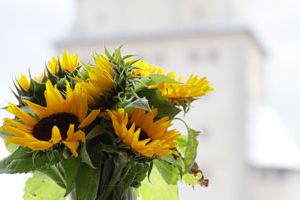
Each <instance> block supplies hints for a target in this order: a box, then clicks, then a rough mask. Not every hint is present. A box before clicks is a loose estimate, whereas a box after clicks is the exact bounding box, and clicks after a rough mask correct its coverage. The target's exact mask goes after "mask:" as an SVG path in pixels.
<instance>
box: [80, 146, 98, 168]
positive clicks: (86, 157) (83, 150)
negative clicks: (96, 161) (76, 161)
mask: <svg viewBox="0 0 300 200" xmlns="http://www.w3.org/2000/svg"><path fill="white" fill-rule="evenodd" d="M80 155H81V160H82V162H83V163H85V164H87V165H89V166H90V167H91V168H93V169H96V167H95V166H94V165H93V162H92V160H91V158H90V155H89V153H88V152H87V149H86V143H83V144H82V146H81V153H80Z"/></svg>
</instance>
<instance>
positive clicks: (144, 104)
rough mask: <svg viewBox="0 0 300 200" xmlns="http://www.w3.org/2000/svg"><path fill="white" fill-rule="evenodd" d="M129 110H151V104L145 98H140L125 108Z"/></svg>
mask: <svg viewBox="0 0 300 200" xmlns="http://www.w3.org/2000/svg"><path fill="white" fill-rule="evenodd" d="M129 108H141V109H144V110H150V106H149V102H148V100H147V99H146V98H145V97H143V98H138V99H136V100H135V101H133V102H131V103H129V104H128V105H126V106H125V109H129Z"/></svg>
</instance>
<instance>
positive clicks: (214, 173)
mask: <svg viewBox="0 0 300 200" xmlns="http://www.w3.org/2000/svg"><path fill="white" fill-rule="evenodd" d="M248 6H249V2H248V1H247V0H210V1H204V0H185V1H182V0H164V1H162V0H152V1H146V0H109V1H105V0H78V5H77V17H78V19H77V23H76V24H75V26H74V29H73V30H72V32H71V33H69V35H68V36H67V37H66V38H64V39H62V40H61V41H59V42H58V43H57V47H58V49H59V50H60V51H62V50H64V49H68V50H70V51H71V52H77V53H79V54H80V55H81V56H82V58H83V60H84V59H85V58H87V57H88V56H89V55H90V54H91V52H93V51H101V50H102V49H103V47H104V45H105V46H106V47H108V48H109V49H114V48H116V47H118V46H119V45H120V44H125V47H124V51H125V52H129V53H135V54H137V55H142V56H144V58H145V59H146V60H147V61H149V62H150V63H153V64H155V65H159V66H162V67H164V68H166V69H167V70H174V71H176V72H177V73H179V74H182V75H184V76H185V77H187V76H188V75H189V74H191V73H195V74H199V75H201V76H207V77H208V79H209V80H210V81H211V83H212V85H213V87H214V88H215V91H214V92H213V93H212V94H210V95H209V96H207V97H204V98H202V100H200V101H198V102H196V103H194V104H193V109H191V111H190V114H189V115H188V116H187V120H188V121H190V122H191V123H190V124H191V127H193V128H195V129H200V130H203V132H204V134H203V135H201V136H200V138H199V140H200V146H199V152H198V162H199V164H200V167H201V168H202V169H203V171H204V173H205V175H206V176H207V177H208V178H209V179H210V185H209V187H208V188H200V187H199V188H195V190H192V189H190V188H188V187H185V186H182V187H183V188H184V190H181V194H180V195H181V197H182V199H189V200H196V199H205V200H218V199H222V200H241V199H243V200H244V199H245V200H247V199H251V200H252V199H253V200H254V199H255V200H260V199H262V200H265V199H272V200H276V199H289V200H291V199H292V198H284V196H285V195H288V194H289V195H290V197H291V196H292V195H291V194H292V193H293V194H294V193H295V194H298V195H297V198H298V197H299V195H300V192H298V191H297V187H295V186H296V185H297V183H298V182H299V181H298V180H297V178H295V177H297V176H299V175H298V172H297V170H298V169H297V168H298V167H299V165H298V164H299V163H297V162H298V161H295V163H296V164H294V163H293V166H294V167H292V168H290V167H289V166H277V167H276V168H275V169H274V168H273V165H272V164H270V165H264V166H263V167H262V166H261V165H260V163H259V162H258V159H256V156H257V155H259V154H260V152H254V153H253V152H252V151H251V150H249V147H250V149H251V148H252V147H253V145H252V143H253V141H252V140H251V139H252V138H253V137H250V139H249V137H248V135H247V133H250V134H251V132H252V131H251V130H252V125H251V126H249V123H250V122H249V116H250V115H249V109H250V108H253V107H255V108H256V107H257V105H261V103H262V99H263V91H262V89H263V87H262V85H263V74H262V71H263V69H262V66H263V60H264V50H263V48H262V46H261V44H260V43H259V41H258V40H257V38H256V37H255V36H254V34H253V32H252V31H251V29H250V28H249V27H248V25H249V23H248V20H249V14H248V9H247V8H248ZM255 113H257V112H256V111H255ZM255 123H256V122H255ZM269 125H270V124H269ZM267 130H268V129H267ZM287 134H288V133H287ZM281 136H282V137H285V136H286V135H285V134H282V135H281ZM281 139H282V138H281ZM248 141H251V145H248ZM270 141H272V138H270ZM279 141H280V138H279ZM289 141H290V140H289ZM254 142H255V141H254ZM263 144H264V143H263ZM288 146H289V144H288ZM278 148H280V147H278ZM292 151H293V152H294V154H293V155H295V151H296V153H299V151H298V148H297V147H296V148H293V150H292ZM297 151H298V152H297ZM249 152H250V153H249ZM248 155H251V156H248ZM287 156H289V155H287ZM249 157H250V159H249ZM266 159H268V157H266ZM291 160H292V162H293V160H294V159H293V158H292V159H291ZM296 160H297V159H296ZM286 174H288V175H287V176H286ZM282 177H284V180H282ZM298 178H299V177H298ZM281 184H284V189H283V187H280V185H281ZM287 184H292V185H291V186H289V185H287Z"/></svg>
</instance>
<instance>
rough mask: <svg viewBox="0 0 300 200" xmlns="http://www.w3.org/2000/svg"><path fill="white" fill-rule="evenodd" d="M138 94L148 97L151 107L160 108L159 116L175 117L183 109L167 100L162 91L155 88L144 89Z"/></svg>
mask: <svg viewBox="0 0 300 200" xmlns="http://www.w3.org/2000/svg"><path fill="white" fill-rule="evenodd" d="M138 95H139V96H141V97H145V98H147V99H148V101H149V104H150V107H154V108H157V109H158V115H157V118H161V117H165V116H168V117H169V118H170V119H173V118H174V117H175V116H176V115H177V114H178V113H179V112H180V111H181V110H180V109H179V108H178V107H176V106H175V105H174V104H172V103H171V102H168V101H167V100H165V99H164V98H163V97H162V96H161V94H160V92H159V91H158V90H155V89H143V90H141V91H140V92H138Z"/></svg>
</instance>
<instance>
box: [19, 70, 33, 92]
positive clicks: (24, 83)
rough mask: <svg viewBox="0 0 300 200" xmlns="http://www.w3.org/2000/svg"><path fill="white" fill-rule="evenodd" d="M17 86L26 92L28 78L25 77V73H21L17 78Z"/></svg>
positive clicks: (28, 83)
mask: <svg viewBox="0 0 300 200" xmlns="http://www.w3.org/2000/svg"><path fill="white" fill-rule="evenodd" d="M17 87H19V89H21V88H22V89H23V90H25V91H26V92H27V91H28V90H29V88H30V80H29V79H28V78H27V76H26V75H24V74H21V75H20V78H19V79H18V80H17Z"/></svg>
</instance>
